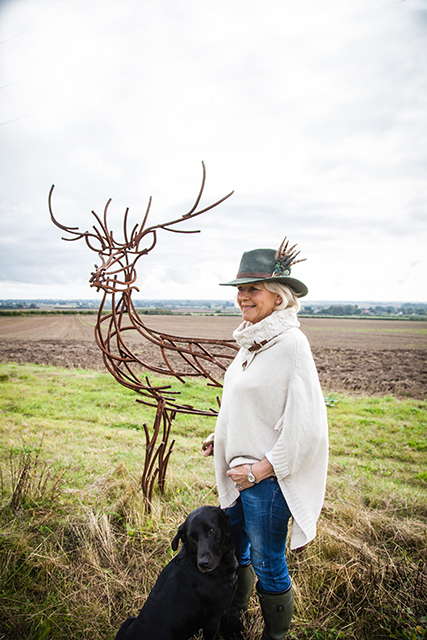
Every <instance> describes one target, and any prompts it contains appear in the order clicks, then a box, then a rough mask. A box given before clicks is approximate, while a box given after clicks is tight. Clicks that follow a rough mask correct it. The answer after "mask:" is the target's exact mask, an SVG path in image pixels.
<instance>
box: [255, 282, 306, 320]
mask: <svg viewBox="0 0 427 640" xmlns="http://www.w3.org/2000/svg"><path fill="white" fill-rule="evenodd" d="M257 285H258V286H262V287H264V289H267V291H270V292H271V293H277V294H278V295H279V296H280V297H281V298H282V302H281V303H280V304H278V305H277V307H276V308H275V309H274V310H275V311H280V309H291V308H294V309H295V311H296V312H297V313H298V311H299V310H300V309H301V305H300V301H299V300H298V297H297V294H296V293H295V291H294V290H293V289H291V287H288V286H287V285H286V284H282V283H281V282H272V281H271V280H268V281H267V282H262V281H260V282H257Z"/></svg>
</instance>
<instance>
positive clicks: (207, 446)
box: [202, 433, 215, 458]
mask: <svg viewBox="0 0 427 640" xmlns="http://www.w3.org/2000/svg"><path fill="white" fill-rule="evenodd" d="M214 437H215V433H211V434H210V435H208V437H207V438H206V440H203V442H202V453H203V455H204V456H205V457H206V458H208V457H209V456H213V452H214Z"/></svg>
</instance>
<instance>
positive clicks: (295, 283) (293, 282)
mask: <svg viewBox="0 0 427 640" xmlns="http://www.w3.org/2000/svg"><path fill="white" fill-rule="evenodd" d="M250 282H280V283H281V284H286V285H287V286H288V287H291V289H293V290H294V291H295V293H296V295H297V296H298V298H303V297H304V296H306V295H307V293H308V289H307V287H306V286H305V284H304V283H303V282H301V280H297V279H296V278H291V277H289V276H276V277H274V278H236V279H235V280H232V281H231V282H220V283H219V286H220V287H238V286H239V285H240V284H249V283H250Z"/></svg>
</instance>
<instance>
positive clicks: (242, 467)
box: [227, 458, 274, 491]
mask: <svg viewBox="0 0 427 640" xmlns="http://www.w3.org/2000/svg"><path fill="white" fill-rule="evenodd" d="M248 471H249V465H248V464H239V466H238V467H233V469H230V470H229V471H227V475H228V476H229V477H230V478H231V479H232V481H233V482H234V484H235V485H236V489H238V490H239V491H243V490H244V489H249V487H252V486H253V484H254V483H253V482H251V481H250V480H248ZM252 474H253V475H254V476H255V482H261V480H264V478H269V477H270V476H274V468H273V466H272V465H271V464H270V462H269V461H268V460H267V458H263V459H262V460H260V461H259V462H255V463H254V464H253V465H252Z"/></svg>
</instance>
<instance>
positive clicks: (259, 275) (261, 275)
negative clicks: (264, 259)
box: [236, 271, 271, 278]
mask: <svg viewBox="0 0 427 640" xmlns="http://www.w3.org/2000/svg"><path fill="white" fill-rule="evenodd" d="M236 278H271V273H261V272H260V271H247V272H242V273H238V274H237V276H236Z"/></svg>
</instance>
